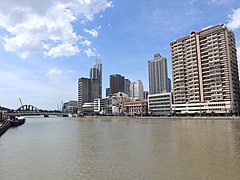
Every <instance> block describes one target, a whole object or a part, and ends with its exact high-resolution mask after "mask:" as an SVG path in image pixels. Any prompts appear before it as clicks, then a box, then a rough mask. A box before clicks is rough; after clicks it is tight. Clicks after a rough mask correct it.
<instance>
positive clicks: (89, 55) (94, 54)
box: [84, 48, 96, 57]
mask: <svg viewBox="0 0 240 180" xmlns="http://www.w3.org/2000/svg"><path fill="white" fill-rule="evenodd" d="M84 52H85V53H86V54H87V56H88V57H91V56H96V49H95V48H92V49H90V48H88V49H87V50H85V51H84Z"/></svg>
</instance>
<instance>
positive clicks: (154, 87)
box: [148, 54, 168, 94]
mask: <svg viewBox="0 0 240 180" xmlns="http://www.w3.org/2000/svg"><path fill="white" fill-rule="evenodd" d="M148 76H149V94H158V93H163V92H168V74H167V59H166V58H164V57H162V56H161V55H160V54H155V55H154V60H150V61H148Z"/></svg>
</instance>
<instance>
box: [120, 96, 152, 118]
mask: <svg viewBox="0 0 240 180" xmlns="http://www.w3.org/2000/svg"><path fill="white" fill-rule="evenodd" d="M123 111H124V114H125V115H126V116H146V115H148V101H146V100H131V101H127V102H123Z"/></svg>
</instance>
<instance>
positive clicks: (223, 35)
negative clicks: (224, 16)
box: [170, 25, 239, 115]
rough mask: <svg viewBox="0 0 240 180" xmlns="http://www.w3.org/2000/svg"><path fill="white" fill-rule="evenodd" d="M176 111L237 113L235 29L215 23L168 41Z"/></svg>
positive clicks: (237, 79)
mask: <svg viewBox="0 0 240 180" xmlns="http://www.w3.org/2000/svg"><path fill="white" fill-rule="evenodd" d="M170 45H171V56H172V78H173V99H174V104H173V110H174V112H175V113H176V114H195V113H198V114H200V115H201V114H205V113H207V114H238V112H239V107H238V106H239V77H238V62H237V54H236V44H235V37H234V33H233V32H232V31H231V30H229V29H228V28H227V27H226V26H224V25H217V26H214V27H210V28H207V29H204V30H202V31H199V32H196V31H192V32H191V33H190V34H189V35H187V36H185V37H182V38H179V39H177V40H175V41H173V42H171V44H170Z"/></svg>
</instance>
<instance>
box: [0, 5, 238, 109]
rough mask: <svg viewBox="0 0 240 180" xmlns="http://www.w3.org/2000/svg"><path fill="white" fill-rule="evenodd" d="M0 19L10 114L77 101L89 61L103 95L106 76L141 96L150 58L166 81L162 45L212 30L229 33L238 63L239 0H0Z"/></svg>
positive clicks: (0, 91) (3, 102)
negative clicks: (157, 59) (24, 107)
mask: <svg viewBox="0 0 240 180" xmlns="http://www.w3.org/2000/svg"><path fill="white" fill-rule="evenodd" d="M0 19H1V21H0V82H1V83H0V106H4V107H7V108H10V109H17V108H18V107H20V106H21V104H20V101H19V98H21V100H22V102H23V104H31V105H34V106H36V107H37V108H39V109H46V110H54V109H58V108H59V107H60V106H61V104H62V102H67V101H69V100H77V84H78V78H80V77H89V70H90V68H91V67H93V64H94V61H95V59H96V58H100V59H101V61H102V64H103V95H105V88H107V87H109V76H110V75H111V74H121V75H122V76H125V78H127V79H129V80H130V81H132V82H134V81H136V80H141V81H142V82H143V85H144V89H145V90H148V67H147V61H148V60H152V59H153V55H154V54H156V53H160V54H161V55H162V56H163V57H165V58H167V60H168V76H169V77H170V78H171V76H172V73H171V54H170V42H172V41H174V40H175V39H178V38H180V37H183V36H186V35H188V34H189V33H190V32H191V31H192V30H195V31H201V30H202V29H204V28H206V27H210V26H214V25H217V24H225V25H226V26H227V27H228V28H229V29H231V30H233V31H234V33H235V38H236V43H237V49H238V60H239V61H240V1H239V0H201V1H197V0H182V1H179V0H148V1H146V0H130V1H129V0H112V1H111V0H34V1H33V0H1V1H0Z"/></svg>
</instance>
